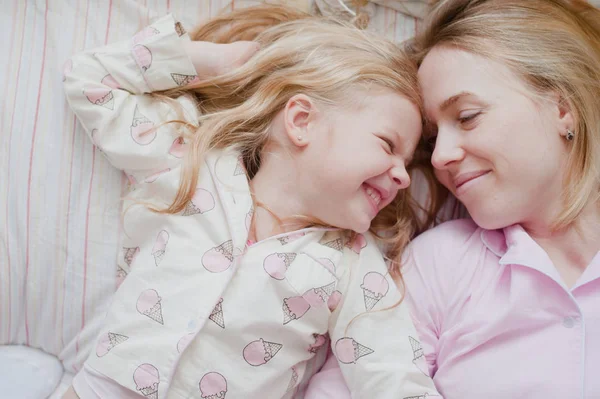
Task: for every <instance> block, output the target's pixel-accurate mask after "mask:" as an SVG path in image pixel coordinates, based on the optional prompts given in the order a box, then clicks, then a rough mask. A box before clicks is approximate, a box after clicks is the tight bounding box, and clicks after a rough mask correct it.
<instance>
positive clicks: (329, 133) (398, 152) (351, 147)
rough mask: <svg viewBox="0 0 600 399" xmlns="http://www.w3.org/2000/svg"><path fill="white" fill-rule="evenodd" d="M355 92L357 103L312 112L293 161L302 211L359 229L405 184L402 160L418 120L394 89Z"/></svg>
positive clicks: (406, 156) (408, 157) (409, 149)
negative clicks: (301, 145)
mask: <svg viewBox="0 0 600 399" xmlns="http://www.w3.org/2000/svg"><path fill="white" fill-rule="evenodd" d="M355 96H356V98H355V99H353V100H354V101H353V102H352V103H353V104H358V105H355V106H350V107H342V106H339V107H335V108H334V107H327V108H322V109H321V110H320V112H317V113H316V115H315V114H313V115H315V116H314V119H313V120H312V121H311V122H309V123H308V124H307V126H306V134H307V136H308V137H307V138H308V140H309V142H308V144H307V145H306V146H305V147H304V149H303V151H301V152H300V153H299V154H298V156H297V158H296V162H297V165H296V166H297V168H298V169H299V170H300V171H301V173H299V174H298V192H299V193H300V194H299V195H300V196H301V197H302V203H303V205H304V208H305V209H304V211H305V212H306V214H308V215H310V216H312V217H316V218H317V219H319V220H321V221H322V222H325V223H326V224H328V225H331V226H335V227H340V228H346V229H351V230H354V231H356V232H358V233H362V232H365V231H367V230H368V229H369V227H370V225H371V221H372V220H373V218H374V217H375V216H376V215H377V213H378V212H379V211H380V210H381V209H383V208H384V207H385V206H387V205H388V204H389V203H390V202H392V200H393V199H394V197H395V196H396V194H397V192H398V190H401V189H405V188H407V187H408V186H409V184H410V178H409V175H408V173H407V171H406V166H407V164H408V163H409V162H410V161H411V158H412V156H413V153H414V151H415V148H416V146H417V142H418V141H419V138H420V136H421V126H422V123H421V115H420V112H419V109H418V107H417V106H416V105H415V104H413V103H411V102H410V101H409V100H407V99H406V98H405V97H403V96H402V95H400V94H398V93H396V92H394V91H391V90H384V89H380V88H377V89H375V88H374V89H371V90H369V91H357V92H356V93H355Z"/></svg>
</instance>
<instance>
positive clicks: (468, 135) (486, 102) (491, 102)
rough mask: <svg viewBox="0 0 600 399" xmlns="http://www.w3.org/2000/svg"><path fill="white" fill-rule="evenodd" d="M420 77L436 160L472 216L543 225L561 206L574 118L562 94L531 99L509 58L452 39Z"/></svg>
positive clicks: (483, 221)
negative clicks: (461, 46) (505, 62)
mask: <svg viewBox="0 0 600 399" xmlns="http://www.w3.org/2000/svg"><path fill="white" fill-rule="evenodd" d="M419 80H420V83H421V86H422V90H423V96H424V99H425V113H426V115H425V118H426V126H427V128H426V131H427V134H428V135H429V134H430V132H431V140H432V144H433V143H435V147H434V151H433V155H432V158H431V162H432V164H433V166H434V168H435V171H436V176H437V178H438V179H439V181H440V182H441V183H442V184H443V185H444V186H446V187H447V188H448V189H449V190H450V191H451V192H452V193H453V194H454V195H455V196H456V197H457V198H458V199H459V200H460V201H461V202H462V203H463V204H464V205H465V206H466V208H467V209H468V211H469V213H470V214H471V216H472V217H473V219H474V220H475V222H476V223H477V224H478V225H479V226H481V227H484V228H487V229H495V228H501V227H505V226H508V225H511V224H515V223H520V224H523V225H525V226H527V224H530V225H531V227H532V228H535V226H537V225H540V226H542V225H543V226H546V225H548V224H549V223H551V222H552V220H553V218H554V217H555V216H556V214H557V213H558V212H559V211H560V210H561V206H562V205H561V194H562V189H563V183H562V182H563V172H564V167H565V165H566V158H567V154H568V148H569V142H568V141H566V140H565V138H564V136H565V134H566V132H567V129H572V127H573V119H572V116H571V113H570V112H569V110H568V109H564V108H565V106H564V105H562V104H561V102H560V101H559V98H558V96H556V97H557V98H549V97H550V96H548V98H546V99H535V100H534V99H533V98H534V97H533V95H531V94H530V93H531V91H530V89H529V88H528V87H527V86H526V85H525V84H524V83H523V82H522V81H521V80H520V79H519V78H518V77H517V76H516V75H515V74H514V73H513V72H512V71H511V70H510V69H509V68H508V67H507V66H505V65H503V64H501V63H498V62H495V61H492V60H490V59H487V58H483V57H480V56H477V55H475V54H472V53H469V52H466V51H462V50H459V49H455V48H450V47H435V48H433V50H432V51H431V52H430V53H429V54H428V55H427V56H426V57H425V59H424V61H423V63H422V65H421V67H420V69H419Z"/></svg>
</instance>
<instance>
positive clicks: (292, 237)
mask: <svg viewBox="0 0 600 399" xmlns="http://www.w3.org/2000/svg"><path fill="white" fill-rule="evenodd" d="M305 235H306V233H291V234H288V235H287V236H285V237H279V238H278V239H277V240H278V241H279V242H280V243H281V245H287V244H289V243H290V242H293V241H296V240H297V239H299V238H301V237H304V236H305Z"/></svg>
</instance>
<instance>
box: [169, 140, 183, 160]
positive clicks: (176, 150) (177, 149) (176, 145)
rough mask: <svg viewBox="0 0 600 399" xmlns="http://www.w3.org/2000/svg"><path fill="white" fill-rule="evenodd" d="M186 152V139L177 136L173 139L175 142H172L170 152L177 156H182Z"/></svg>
mask: <svg viewBox="0 0 600 399" xmlns="http://www.w3.org/2000/svg"><path fill="white" fill-rule="evenodd" d="M184 153H185V141H184V140H183V137H177V138H176V139H175V140H173V144H171V148H169V154H171V155H173V156H174V157H175V158H182V157H183V154H184Z"/></svg>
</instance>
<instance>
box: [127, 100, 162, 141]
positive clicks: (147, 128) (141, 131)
mask: <svg viewBox="0 0 600 399" xmlns="http://www.w3.org/2000/svg"><path fill="white" fill-rule="evenodd" d="M130 132H131V138H132V139H133V141H135V142H136V143H138V144H139V145H148V144H150V143H152V142H153V141H154V139H155V138H156V130H155V129H154V122H152V121H151V120H150V119H148V118H146V116H145V115H144V114H142V113H141V112H140V110H139V108H138V106H137V105H136V106H135V110H134V111H133V120H132V121H131V128H130Z"/></svg>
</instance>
